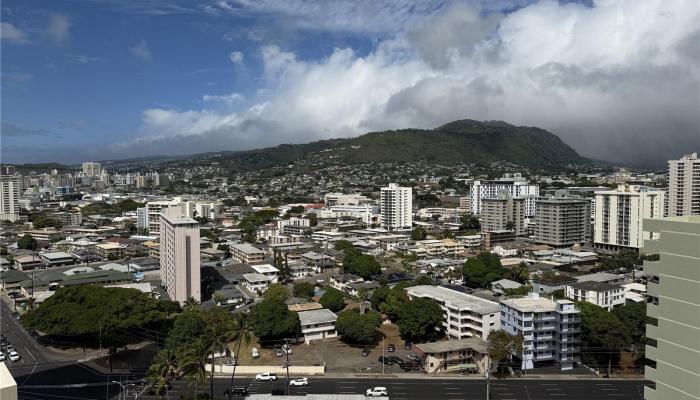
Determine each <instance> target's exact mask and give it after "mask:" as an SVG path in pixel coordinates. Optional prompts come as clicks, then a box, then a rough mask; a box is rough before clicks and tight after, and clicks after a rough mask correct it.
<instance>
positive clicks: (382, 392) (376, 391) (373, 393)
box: [365, 386, 389, 397]
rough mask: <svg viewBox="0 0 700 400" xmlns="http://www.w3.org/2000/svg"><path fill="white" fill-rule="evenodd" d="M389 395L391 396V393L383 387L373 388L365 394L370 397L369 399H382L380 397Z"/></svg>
mask: <svg viewBox="0 0 700 400" xmlns="http://www.w3.org/2000/svg"><path fill="white" fill-rule="evenodd" d="M388 395H389V392H388V391H387V390H386V388H385V387H383V386H377V387H373V388H372V389H367V393H365V396H368V397H380V396H388Z"/></svg>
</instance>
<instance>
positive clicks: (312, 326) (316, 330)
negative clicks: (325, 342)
mask: <svg viewBox="0 0 700 400" xmlns="http://www.w3.org/2000/svg"><path fill="white" fill-rule="evenodd" d="M298 314H299V322H300V323H301V333H302V335H304V343H306V344H309V343H310V342H312V341H314V340H322V339H329V338H334V337H337V336H338V332H336V330H335V321H336V320H337V319H338V316H336V315H335V314H334V313H333V311H331V310H328V309H326V308H321V309H318V310H309V311H300V312H299V313H298Z"/></svg>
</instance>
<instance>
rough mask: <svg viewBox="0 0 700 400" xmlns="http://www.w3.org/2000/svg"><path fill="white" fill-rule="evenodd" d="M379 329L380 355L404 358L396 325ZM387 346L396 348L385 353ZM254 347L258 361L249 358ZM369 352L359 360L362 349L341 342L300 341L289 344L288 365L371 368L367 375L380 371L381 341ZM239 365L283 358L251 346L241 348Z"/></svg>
mask: <svg viewBox="0 0 700 400" xmlns="http://www.w3.org/2000/svg"><path fill="white" fill-rule="evenodd" d="M380 330H381V331H382V333H383V334H384V335H385V340H384V343H383V344H384V348H385V351H384V354H385V355H387V356H388V355H395V356H398V357H400V358H401V359H403V360H405V359H406V354H407V353H409V352H410V350H405V349H404V342H403V340H401V338H400V337H399V328H398V326H396V325H393V324H388V325H382V326H381V328H380ZM389 344H393V345H394V346H396V352H395V353H389V352H387V351H386V347H387V346H388V345H389ZM252 347H257V348H258V351H259V352H260V358H257V359H253V358H252V357H251V353H250V349H251V348H252ZM369 347H370V349H371V350H372V352H371V353H370V355H369V356H367V357H362V355H361V352H362V346H359V347H354V346H349V345H347V344H345V343H343V342H342V341H341V340H340V339H337V338H336V339H325V340H317V341H313V342H311V344H309V345H306V344H304V343H303V342H301V343H299V344H295V345H292V354H290V355H289V360H290V362H291V363H292V365H324V363H325V365H326V370H327V371H329V372H352V371H354V370H355V369H356V368H368V367H369V368H372V369H371V371H370V372H381V371H382V365H381V364H380V363H379V362H378V361H377V359H378V357H379V356H381V355H382V342H379V343H378V344H377V345H376V346H369ZM240 361H241V365H283V364H284V362H285V357H284V356H283V357H275V354H274V351H273V350H272V349H269V348H261V347H260V345H259V343H257V342H256V343H251V344H249V345H247V346H246V345H245V344H244V345H242V346H241V356H240ZM399 371H400V369H399V367H398V366H387V367H386V372H388V373H390V372H399Z"/></svg>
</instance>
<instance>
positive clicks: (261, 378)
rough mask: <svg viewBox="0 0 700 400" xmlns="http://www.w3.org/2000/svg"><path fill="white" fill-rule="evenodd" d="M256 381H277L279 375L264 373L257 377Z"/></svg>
mask: <svg viewBox="0 0 700 400" xmlns="http://www.w3.org/2000/svg"><path fill="white" fill-rule="evenodd" d="M255 380H256V381H276V380H277V375H275V374H271V373H269V372H263V373H262V374H257V375H255Z"/></svg>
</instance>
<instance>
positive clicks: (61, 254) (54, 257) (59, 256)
mask: <svg viewBox="0 0 700 400" xmlns="http://www.w3.org/2000/svg"><path fill="white" fill-rule="evenodd" d="M41 256H42V257H43V258H46V259H48V260H60V259H64V258H71V259H72V258H73V256H72V255H70V254H68V253H64V252H62V251H56V252H53V253H44V254H42V255H41Z"/></svg>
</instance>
